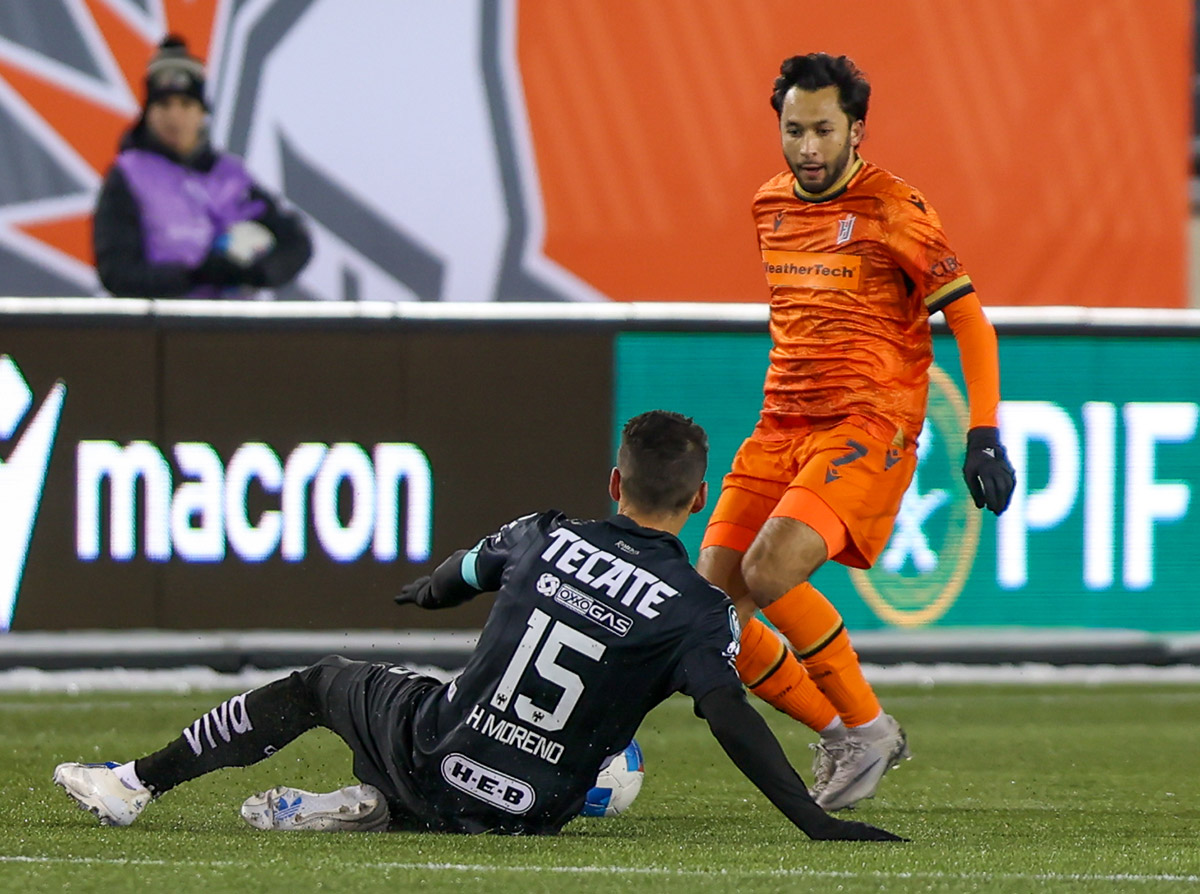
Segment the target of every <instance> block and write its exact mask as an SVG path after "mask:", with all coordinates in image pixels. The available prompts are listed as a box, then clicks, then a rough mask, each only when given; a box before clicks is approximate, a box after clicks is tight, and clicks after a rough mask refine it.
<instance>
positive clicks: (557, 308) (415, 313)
mask: <svg viewBox="0 0 1200 894" xmlns="http://www.w3.org/2000/svg"><path fill="white" fill-rule="evenodd" d="M987 314H988V317H989V318H990V319H991V320H992V322H993V323H995V324H997V325H998V326H1010V325H1025V326H1027V325H1034V326H1037V325H1045V326H1078V327H1080V328H1083V329H1086V328H1090V327H1097V328H1106V327H1122V328H1124V327H1130V326H1154V327H1169V328H1174V327H1178V328H1180V329H1194V328H1200V308H1158V307H1066V306H1063V307H989V308H987ZM56 315H61V316H96V317H122V318H129V317H159V318H163V319H188V318H204V319H212V318H219V319H227V320H239V319H245V320H305V319H312V320H415V321H439V320H445V321H478V322H488V321H496V322H509V321H517V322H589V321H595V322H605V323H633V324H641V325H644V324H655V323H669V324H678V323H699V324H708V325H711V324H720V323H733V324H738V325H745V324H748V323H749V324H754V323H762V324H763V325H765V324H766V321H767V306H766V305H765V304H734V303H730V304H719V303H713V302H694V303H690V302H655V301H643V302H616V301H614V302H582V303H543V302H530V303H524V302H479V303H449V302H418V301H411V302H388V301H332V302H320V301H197V300H190V299H159V300H151V299H143V298H107V297H78V298H21V297H0V316H56ZM940 320H941V318H940V317H935V322H938V321H940Z"/></svg>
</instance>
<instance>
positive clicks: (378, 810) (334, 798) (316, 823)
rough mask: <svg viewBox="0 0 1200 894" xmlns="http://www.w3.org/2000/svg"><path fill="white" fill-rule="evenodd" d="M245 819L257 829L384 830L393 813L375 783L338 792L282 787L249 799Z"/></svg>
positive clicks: (244, 804) (243, 807)
mask: <svg viewBox="0 0 1200 894" xmlns="http://www.w3.org/2000/svg"><path fill="white" fill-rule="evenodd" d="M242 819H244V820H245V821H246V822H247V823H249V824H250V825H252V826H253V827H254V828H256V829H268V830H274V831H279V832H299V831H303V832H384V831H386V830H387V827H388V823H389V822H390V821H391V814H390V813H389V811H388V805H387V799H386V798H384V796H383V792H381V791H380V790H379V789H377V788H375V786H373V785H348V786H346V787H345V788H340V789H338V790H337V791H336V792H306V791H304V790H303V789H298V788H289V787H287V786H279V787H278V788H273V789H271V790H270V791H266V792H259V793H258V794H257V795H251V796H250V797H249V798H247V799H246V800H245V802H244V803H243V804H242Z"/></svg>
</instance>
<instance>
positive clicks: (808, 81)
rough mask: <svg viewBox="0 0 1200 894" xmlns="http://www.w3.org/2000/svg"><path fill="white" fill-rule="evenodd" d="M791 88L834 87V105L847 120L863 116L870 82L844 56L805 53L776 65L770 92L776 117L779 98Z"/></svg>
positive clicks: (779, 104) (779, 110)
mask: <svg viewBox="0 0 1200 894" xmlns="http://www.w3.org/2000/svg"><path fill="white" fill-rule="evenodd" d="M793 87H799V88H800V89H801V90H820V89H821V88H822V87H837V89H838V105H839V106H841V109H842V111H843V112H845V113H846V114H847V115H849V116H850V120H851V121H865V120H866V119H867V103H868V102H869V101H870V99H871V85H870V83H869V82H868V81H867V76H866V75H865V74H863V73H862V71H860V70H859V68H858V66H857V65H855V64H854V63H853V62H852V61H851V60H850V57H848V56H830V55H829V54H828V53H809V54H808V55H807V56H792V57H791V58H789V59H784V60H783V63H782V64H781V65H780V66H779V77H777V78H776V79H775V89H774V90H773V91H772V93H771V108H773V109H774V110H775V114H776V116H779V115H782V114H783V98H784V96H786V95H787V92H788V91H789V90H790V89H792V88H793Z"/></svg>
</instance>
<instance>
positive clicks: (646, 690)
mask: <svg viewBox="0 0 1200 894" xmlns="http://www.w3.org/2000/svg"><path fill="white" fill-rule="evenodd" d="M707 462H708V439H707V436H706V435H705V433H704V430H703V429H702V428H701V427H700V426H698V425H696V424H695V423H694V422H692V420H691V419H688V418H687V417H684V416H680V415H679V414H676V413H668V412H664V411H660V410H655V411H651V412H649V413H643V414H642V415H640V416H636V417H634V418H633V419H631V420H630V421H629V422H628V423H627V424H626V425H625V428H624V431H623V434H622V439H621V446H620V450H619V454H618V460H617V466H616V468H614V469H613V470H612V474H611V477H610V481H609V492H610V494H611V495H612V498H613V499H614V500H616V501H617V509H618V514H617V515H615V516H613V517H612V518H608V519H603V520H595V521H587V520H580V519H572V518H567V517H566V516H565V515H563V514H562V513H560V512H544V513H541V514H534V515H527V516H524V517H523V518H519V519H517V520H516V521H513V522H511V523H509V524H507V525H505V526H504V527H503V528H501V529H500V530H499V531H497V532H496V533H494V534H492V535H491V536H489V537H485V538H484V539H483V540H481V541H480V542H479V543H478V544H477V545H476V546H475V547H473V548H472V549H469V550H460V551H458V552H456V553H454V554H453V555H452V556H450V558H448V559H447V560H446V561H444V562H442V564H441V565H439V566H438V568H437V569H436V570H435V571H434V572H433V575H432V576H431V577H426V578H422V579H421V580H418V581H416V582H414V583H413V584H410V585H408V586H407V587H405V588H403V590H402V591H401V595H400V596H399V597H397V601H398V602H401V603H407V604H413V605H417V606H420V607H421V608H425V609H445V608H450V607H452V606H455V605H458V604H460V603H462V602H464V601H466V600H468V599H471V598H473V597H475V596H477V595H478V594H479V593H481V592H491V591H495V592H496V593H497V596H496V602H495V606H494V607H493V609H492V611H491V614H490V615H489V617H488V620H487V623H486V624H485V626H484V629H483V632H482V634H481V636H480V639H479V645H478V647H477V648H476V649H475V652H474V654H473V655H472V656H471V658H470V659H469V661H468V662H467V666H466V667H465V668H464V669H463V671H462V672H461V673H460V674H459V675H458V676H457V677H455V678H454V679H453V680H452V681H450V682H447V683H443V682H441V681H439V680H437V679H434V678H432V677H426V676H422V675H419V674H415V673H413V672H411V671H409V670H408V669H407V668H404V667H401V666H397V665H389V664H379V663H368V662H361V661H349V660H347V659H344V658H340V657H336V656H331V657H328V658H324V659H322V660H321V661H318V662H317V663H316V664H314V665H312V666H311V667H308V668H306V669H304V670H301V671H297V672H295V673H292V674H290V675H289V676H287V677H285V678H283V679H281V680H277V681H275V682H273V683H270V684H268V685H266V686H263V687H262V688H259V689H254V690H251V691H250V692H247V693H244V694H242V695H239V696H235V697H234V698H232V699H229V700H228V701H226V702H224V703H222V704H221V705H219V706H217V707H216V708H214V709H213V710H211V711H209V712H208V713H207V714H205V715H202V716H201V717H200V718H199V719H197V720H196V721H195V722H194V723H193V724H192V725H191V726H189V727H188V728H187V729H185V730H184V731H183V734H182V735H181V736H180V737H179V738H178V739H175V740H174V741H173V742H171V743H169V744H168V745H167V746H166V747H165V748H163V749H162V750H160V751H157V752H155V753H153V754H150V755H148V756H146V757H143V758H140V759H138V760H134V761H130V762H128V763H125V764H117V763H106V764H79V763H69V764H60V765H59V766H58V767H57V768H56V770H55V772H54V781H55V782H56V783H58V784H59V785H60V786H62V787H63V788H64V789H65V790H66V792H67V794H68V795H70V796H71V797H72V798H73V799H75V801H77V802H78V803H79V804H80V805H81V806H82V807H84V808H85V809H88V810H90V811H91V812H92V813H94V814H95V815H96V816H97V817H99V819H100V821H101V822H102V823H104V824H106V825H119V826H125V825H129V824H130V823H132V822H133V821H134V820H135V819H136V818H137V816H138V815H139V814H140V813H141V811H142V810H143V809H144V808H145V807H146V805H147V804H148V803H149V802H150V801H151V800H152V799H153V798H156V797H158V796H160V795H162V794H163V793H165V792H166V791H167V790H169V789H171V788H174V787H175V786H177V785H179V784H180V783H182V782H186V781H187V780H189V779H194V778H196V777H197V776H200V775H202V774H204V773H208V772H211V771H213V770H216V769H218V768H221V767H234V766H246V765H249V764H252V763H255V762H257V761H259V760H262V759H263V758H265V757H267V756H269V755H271V754H274V753H275V752H277V751H278V750H279V749H280V748H283V747H284V746H285V745H287V743H289V742H291V741H292V740H293V739H295V738H296V737H297V736H299V735H301V734H302V733H304V732H306V731H308V730H310V729H313V728H314V727H318V726H323V727H326V728H328V729H331V730H333V731H334V732H335V733H337V734H338V735H339V736H340V737H341V738H342V739H343V740H344V741H345V742H346V744H347V745H349V746H350V748H351V750H352V751H353V753H354V775H355V776H357V777H358V779H359V781H360V783H361V784H359V785H354V786H349V787H347V788H344V789H341V790H339V791H336V792H331V793H327V794H314V793H311V792H303V791H300V790H298V789H291V788H277V789H273V790H271V791H269V792H264V793H261V794H259V795H256V796H253V797H251V798H250V799H248V800H247V801H246V803H245V804H244V805H243V807H242V815H243V817H244V818H245V819H246V820H247V821H248V822H249V823H250V824H251V825H254V826H257V827H259V828H264V829H312V830H355V829H358V830H379V829H385V828H389V829H393V830H397V829H405V830H431V831H440V832H461V833H479V832H497V833H506V834H535V835H537V834H554V833H557V832H558V831H559V830H560V829H562V827H563V826H564V825H566V824H567V823H568V822H569V821H570V820H571V819H573V818H574V817H576V816H578V815H579V812H580V809H581V808H582V806H583V801H584V797H585V795H586V794H587V791H588V789H589V788H590V787H591V786H592V785H593V784H594V782H595V779H596V774H597V772H598V770H599V767H600V764H601V762H602V761H603V759H604V758H605V757H606V756H608V755H611V754H614V753H615V752H618V751H620V750H621V749H622V748H624V746H625V745H627V744H628V743H629V741H630V739H632V738H633V735H634V733H635V732H636V731H637V729H638V726H639V724H641V722H642V719H643V718H644V717H645V716H646V714H647V713H648V712H649V711H650V710H651V709H652V708H654V707H655V706H656V705H658V704H659V703H660V702H662V701H663V700H664V699H666V698H667V697H668V696H669V695H671V694H672V693H674V692H683V693H685V694H687V695H689V696H691V698H692V699H693V700H694V702H695V707H696V712H697V713H698V714H699V715H700V716H701V717H703V718H704V719H705V720H706V721H707V722H708V725H709V727H710V729H711V730H712V733H713V735H714V736H715V737H716V739H717V741H718V742H719V743H720V744H721V747H722V748H723V749H724V750H725V752H726V753H727V754H728V755H729V757H730V758H731V759H732V760H733V762H734V763H735V764H736V765H737V767H738V768H739V769H740V770H741V771H742V772H743V773H744V774H745V775H746V776H747V777H748V778H749V779H750V780H751V781H752V782H753V783H754V784H755V785H756V786H758V788H759V789H761V790H762V792H763V793H764V794H765V795H766V796H767V797H768V798H769V799H770V800H771V802H772V803H773V804H774V805H775V806H776V807H777V808H779V810H780V811H782V812H783V813H784V814H785V815H786V816H787V817H788V819H790V820H791V821H792V822H793V823H794V824H795V825H796V826H797V827H799V828H800V830H801V831H803V832H804V833H805V834H806V835H808V836H809V837H810V838H815V839H838V840H872V841H895V840H898V839H897V836H895V835H893V834H891V833H890V832H886V831H884V830H882V829H878V828H876V827H874V826H870V825H868V824H866V823H860V822H848V821H845V820H840V819H837V818H835V817H833V816H830V815H829V814H827V813H826V812H825V811H824V810H822V809H821V808H820V807H819V806H817V804H816V803H815V802H814V801H813V799H812V798H811V797H810V796H809V794H808V790H807V788H806V786H805V784H804V782H803V781H802V780H801V779H800V777H799V776H798V775H797V774H796V772H795V770H794V769H792V767H791V765H790V764H789V763H788V761H787V758H786V757H785V756H784V753H783V750H782V748H781V747H780V745H779V743H778V742H777V741H776V739H775V737H774V735H773V734H772V733H771V731H770V729H769V728H768V727H767V725H766V723H765V721H764V720H763V719H762V717H761V716H760V715H759V714H758V712H757V711H755V710H754V709H753V708H752V707H750V705H749V704H748V703H747V701H746V698H745V694H744V690H743V688H742V684H741V681H740V680H739V679H738V676H737V673H736V671H735V670H734V668H733V661H734V659H735V658H736V656H737V649H738V642H739V637H740V630H739V627H738V620H737V613H736V612H735V611H734V608H733V604H732V603H731V602H730V600H729V598H728V597H727V596H726V595H725V594H724V593H723V592H722V591H721V590H718V589H717V588H715V587H713V586H712V585H711V584H709V583H708V582H706V581H705V580H704V579H703V578H702V577H701V576H700V575H699V574H697V573H696V571H695V570H694V569H693V568H692V567H691V565H690V564H689V563H688V557H687V553H686V552H685V550H684V548H683V546H682V544H681V543H680V542H679V540H678V539H677V537H676V535H677V534H678V533H679V531H680V530H681V529H682V527H683V524H684V522H685V521H686V520H687V518H688V516H689V515H690V514H692V513H694V512H698V511H700V510H701V509H702V508H703V507H704V503H705V499H706V496H707V488H706V485H705V483H704V472H705V469H706V466H707Z"/></svg>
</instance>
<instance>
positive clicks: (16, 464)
mask: <svg viewBox="0 0 1200 894" xmlns="http://www.w3.org/2000/svg"><path fill="white" fill-rule="evenodd" d="M66 393H67V386H66V385H65V384H63V383H62V382H57V383H56V384H55V386H54V387H53V388H52V389H51V390H50V394H49V395H47V397H46V399H45V400H44V401H42V405H41V407H39V408H38V411H37V414H36V415H35V416H34V417H33V421H32V422H30V423H29V425H28V426H27V427H26V428H25V432H24V433H23V434H22V435H21V437H20V438H18V439H17V442H16V445H15V446H14V447H13V448H12V450H11V452H10V453H9V454H8V459H7V461H0V631H3V630H8V628H9V626H10V625H11V624H12V616H13V610H14V609H15V608H16V606H17V590H18V588H19V587H20V586H21V573H22V572H23V571H24V570H25V557H26V555H28V553H29V541H30V539H31V538H32V536H33V523H34V521H35V520H36V519H37V511H38V504H39V503H40V502H41V499H42V487H43V485H44V484H45V481H46V467H47V466H48V465H49V464H50V452H51V451H52V450H53V449H54V436H55V434H56V433H57V432H58V419H59V416H61V415H62V406H63V399H64V398H65V397H66ZM31 406H33V392H32V391H31V390H30V388H29V384H28V383H27V382H26V381H25V377H24V376H23V375H22V374H21V370H20V369H19V368H18V367H17V364H16V363H14V362H13V359H12V358H11V357H9V356H8V355H7V354H0V447H2V446H3V445H4V443H5V442H7V441H8V440H9V439H10V438H12V436H13V435H14V434H16V432H17V429H18V428H20V427H21V422H22V421H23V420H24V419H25V417H26V415H27V414H28V413H29V408H30V407H31Z"/></svg>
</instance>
